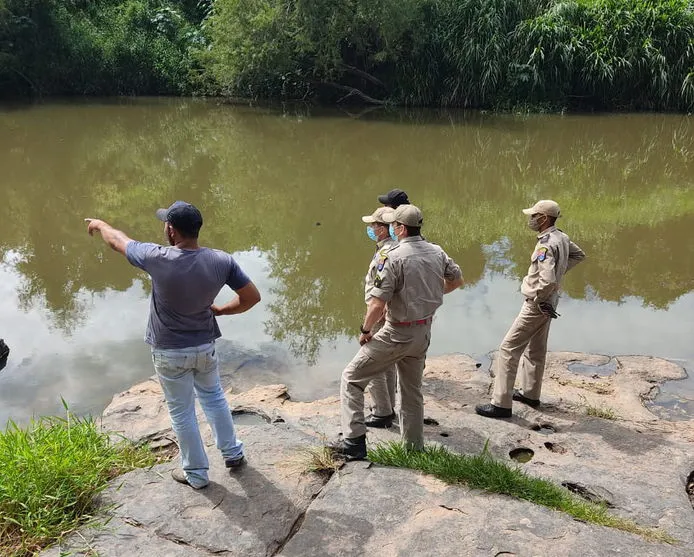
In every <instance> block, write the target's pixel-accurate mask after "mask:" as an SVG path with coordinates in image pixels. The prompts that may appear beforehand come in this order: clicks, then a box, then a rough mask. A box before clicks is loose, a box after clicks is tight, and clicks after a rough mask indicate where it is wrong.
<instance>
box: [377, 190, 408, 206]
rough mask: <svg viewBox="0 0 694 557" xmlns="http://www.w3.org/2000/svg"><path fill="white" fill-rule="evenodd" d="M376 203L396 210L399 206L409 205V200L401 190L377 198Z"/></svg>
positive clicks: (391, 191)
mask: <svg viewBox="0 0 694 557" xmlns="http://www.w3.org/2000/svg"><path fill="white" fill-rule="evenodd" d="M378 202H379V203H383V205H388V206H389V207H392V208H393V209H397V208H398V207H400V205H409V204H410V200H409V199H407V194H406V193H405V192H404V191H402V190H398V189H395V190H390V191H389V192H388V193H387V194H385V195H379V196H378Z"/></svg>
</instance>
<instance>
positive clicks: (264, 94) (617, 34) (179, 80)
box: [0, 0, 694, 111]
mask: <svg viewBox="0 0 694 557" xmlns="http://www.w3.org/2000/svg"><path fill="white" fill-rule="evenodd" d="M0 91H2V92H3V93H5V94H6V95H10V94H14V95H20V96H27V95H36V94H190V93H203V94H214V95H227V96H235V97H243V98H264V99H303V100H315V101H319V102H325V103H336V102H359V103H367V104H381V103H392V104H402V105H413V106H414V105H416V106H422V105H426V106H462V107H497V108H498V107H511V106H518V105H525V104H528V105H532V106H535V107H538V106H544V105H546V106H551V107H559V106H562V107H572V108H584V109H588V108H591V109H645V110H684V111H686V110H691V108H692V106H694V5H693V3H692V1H691V0H660V1H651V0H567V1H557V0H215V1H212V0H0Z"/></svg>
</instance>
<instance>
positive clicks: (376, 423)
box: [364, 412, 395, 429]
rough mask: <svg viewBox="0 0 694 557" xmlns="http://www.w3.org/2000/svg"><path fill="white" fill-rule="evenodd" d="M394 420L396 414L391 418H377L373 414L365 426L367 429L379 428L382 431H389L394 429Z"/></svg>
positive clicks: (367, 419) (390, 416) (391, 415)
mask: <svg viewBox="0 0 694 557" xmlns="http://www.w3.org/2000/svg"><path fill="white" fill-rule="evenodd" d="M394 419H395V412H393V413H392V414H390V415H389V416H376V414H371V416H369V417H368V418H366V421H365V422H364V425H365V426H366V427H378V428H381V429H387V428H389V427H393V420H394Z"/></svg>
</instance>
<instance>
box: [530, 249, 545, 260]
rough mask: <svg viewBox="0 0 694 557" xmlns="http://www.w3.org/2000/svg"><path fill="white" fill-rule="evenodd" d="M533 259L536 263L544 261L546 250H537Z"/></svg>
mask: <svg viewBox="0 0 694 557" xmlns="http://www.w3.org/2000/svg"><path fill="white" fill-rule="evenodd" d="M533 259H534V260H536V261H544V260H545V259H547V248H545V247H542V248H537V249H536V250H535V253H534V254H533Z"/></svg>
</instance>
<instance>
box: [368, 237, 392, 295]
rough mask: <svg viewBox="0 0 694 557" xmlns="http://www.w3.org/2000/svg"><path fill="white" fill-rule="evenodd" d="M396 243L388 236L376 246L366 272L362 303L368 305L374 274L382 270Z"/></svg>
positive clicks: (374, 278)
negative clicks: (387, 255) (388, 254)
mask: <svg viewBox="0 0 694 557" xmlns="http://www.w3.org/2000/svg"><path fill="white" fill-rule="evenodd" d="M396 245H397V242H396V241H395V240H393V239H392V238H391V237H390V236H389V237H388V238H386V239H385V240H381V241H379V242H378V243H377V244H376V253H375V254H374V256H373V258H372V259H371V263H370V264H369V270H368V271H367V272H366V278H365V279H364V301H365V302H366V303H367V304H368V303H369V299H370V298H371V290H373V287H374V281H375V280H376V274H377V273H378V271H381V270H382V269H383V265H384V264H385V261H386V254H387V253H388V252H389V251H390V249H391V248H392V247H393V246H396Z"/></svg>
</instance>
